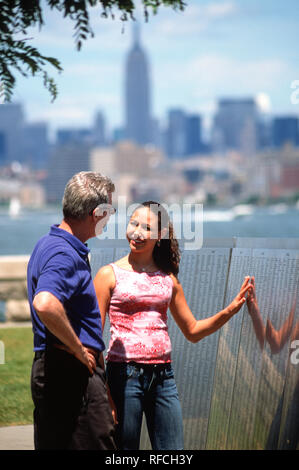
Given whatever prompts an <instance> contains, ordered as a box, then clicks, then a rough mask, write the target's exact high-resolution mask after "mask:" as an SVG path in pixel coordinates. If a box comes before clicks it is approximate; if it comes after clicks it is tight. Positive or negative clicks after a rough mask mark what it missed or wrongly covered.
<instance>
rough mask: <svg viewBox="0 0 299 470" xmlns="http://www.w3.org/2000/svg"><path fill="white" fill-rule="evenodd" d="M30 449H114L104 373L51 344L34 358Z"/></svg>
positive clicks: (111, 420) (100, 369)
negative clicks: (33, 447)
mask: <svg viewBox="0 0 299 470" xmlns="http://www.w3.org/2000/svg"><path fill="white" fill-rule="evenodd" d="M31 392H32V399H33V402H34V406H35V408H34V443H35V449H37V450H41V449H45V450H46V449H52V450H56V449H69V450H114V449H115V444H114V423H113V419H112V414H111V408H110V405H109V402H108V398H107V391H106V386H105V373H104V371H103V369H102V368H101V367H100V365H99V364H97V367H96V370H95V372H94V374H93V375H92V376H90V374H89V371H88V369H87V367H86V366H85V365H84V364H82V363H81V362H80V361H79V360H78V359H76V358H75V357H74V356H73V355H71V354H69V353H67V352H66V351H63V350H60V349H56V348H52V349H50V350H47V351H46V352H45V353H37V354H36V355H35V358H34V360H33V365H32V374H31Z"/></svg>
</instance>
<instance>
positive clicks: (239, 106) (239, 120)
mask: <svg viewBox="0 0 299 470" xmlns="http://www.w3.org/2000/svg"><path fill="white" fill-rule="evenodd" d="M257 119H258V116H257V107H256V103H255V100H254V99H221V100H220V101H219V103H218V112H217V113H216V115H215V120H214V129H213V135H214V136H217V146H218V147H219V145H221V147H222V150H223V151H225V150H237V151H239V152H242V153H243V154H244V155H246V156H250V155H254V154H255V152H256V148H257Z"/></svg>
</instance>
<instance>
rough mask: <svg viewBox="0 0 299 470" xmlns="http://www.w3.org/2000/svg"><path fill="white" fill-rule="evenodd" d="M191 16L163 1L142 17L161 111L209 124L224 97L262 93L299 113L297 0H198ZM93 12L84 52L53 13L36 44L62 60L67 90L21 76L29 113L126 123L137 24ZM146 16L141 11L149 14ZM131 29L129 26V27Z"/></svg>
mask: <svg viewBox="0 0 299 470" xmlns="http://www.w3.org/2000/svg"><path fill="white" fill-rule="evenodd" d="M187 3H188V5H187V7H186V10H185V11H184V12H183V13H178V12H174V11H172V10H171V9H166V8H160V11H159V12H158V15H156V16H152V15H150V18H149V21H148V23H145V22H144V20H143V18H142V17H141V20H139V21H140V23H141V43H142V47H143V48H144V50H145V52H146V54H147V57H148V60H149V64H150V65H149V68H150V75H151V76H150V79H151V82H152V95H153V96H152V115H153V117H154V118H158V119H159V120H160V121H162V122H163V121H164V122H165V120H166V117H167V110H168V109H171V108H182V109H185V110H186V111H188V112H190V113H198V114H201V115H202V117H203V127H204V128H207V127H208V126H209V124H210V122H211V119H212V117H213V116H214V114H215V112H216V110H217V106H216V105H217V102H218V100H219V99H220V98H222V97H229V98H240V97H245V98H246V97H248V98H249V97H257V96H258V97H259V99H258V101H259V104H260V105H261V107H262V109H263V110H264V111H267V112H270V113H271V114H272V115H274V116H275V115H286V114H288V115H296V116H298V115H299V105H298V104H297V105H296V104H292V102H291V94H292V88H291V85H292V83H293V82H294V81H295V80H296V79H299V70H298V64H297V54H296V42H295V41H296V32H297V29H298V22H299V20H298V15H296V12H298V11H299V5H298V2H296V1H294V0H287V1H286V2H283V1H281V0H277V1H276V2H275V4H273V1H269V0H264V1H263V2H262V5H260V4H259V2H258V1H257V0H250V1H249V0H244V1H242V2H240V1H209V2H208V1H201V2H200V4H199V2H196V1H194V0H193V1H189V2H187ZM97 13H98V15H97V17H98V18H97V19H93V21H92V22H91V23H92V26H93V29H94V32H95V38H90V39H88V40H87V41H86V42H85V43H84V44H83V49H82V51H80V52H77V51H76V50H75V46H74V40H73V36H72V34H73V31H72V26H71V25H70V23H68V22H66V20H63V19H62V18H60V16H59V15H58V14H56V13H54V12H49V13H48V14H47V15H46V25H45V26H44V27H43V28H42V30H41V32H38V31H32V34H30V37H34V38H36V39H35V40H34V42H33V44H36V45H38V47H39V48H40V50H41V51H42V52H43V53H45V54H47V55H52V56H55V57H57V58H58V59H59V60H61V63H62V66H63V68H64V71H63V72H62V74H60V75H58V74H55V72H54V73H52V72H53V71H52V70H49V71H50V73H51V74H52V75H53V77H54V78H55V80H56V82H57V85H58V90H59V95H58V98H57V99H56V101H55V102H54V103H51V102H50V97H49V94H48V92H47V91H46V90H45V89H44V88H43V86H42V81H41V80H37V79H33V78H29V79H23V78H20V79H19V78H18V80H17V87H16V90H15V94H14V97H13V102H20V103H22V104H23V105H24V111H25V115H26V119H27V120H28V121H31V122H35V121H46V122H48V123H49V127H50V131H51V132H52V133H53V132H54V131H56V130H57V129H58V128H60V127H82V126H90V125H91V123H92V122H93V120H94V116H95V114H96V112H97V111H98V110H100V111H101V112H103V114H104V115H105V117H106V119H107V125H108V126H109V129H110V130H111V129H112V128H115V127H123V126H124V124H125V103H124V70H125V60H126V57H127V54H128V52H129V49H130V45H131V43H132V22H131V21H129V22H127V23H125V24H122V23H121V21H120V20H119V19H118V17H117V15H116V19H115V20H114V21H113V20H110V19H103V18H100V15H99V13H100V12H99V11H98V12H97ZM141 15H142V13H141ZM123 29H124V32H123Z"/></svg>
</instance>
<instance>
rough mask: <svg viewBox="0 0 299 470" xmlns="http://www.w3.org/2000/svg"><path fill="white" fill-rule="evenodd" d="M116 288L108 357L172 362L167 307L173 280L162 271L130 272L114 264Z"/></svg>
mask: <svg viewBox="0 0 299 470" xmlns="http://www.w3.org/2000/svg"><path fill="white" fill-rule="evenodd" d="M110 266H112V268H113V271H114V275H115V281H116V283H115V288H114V289H113V293H112V296H111V301H110V307H109V320H110V335H111V336H110V342H109V348H108V353H107V360H108V361H112V362H130V361H134V362H141V363H148V364H157V363H165V362H171V342H170V338H169V335H168V327H167V310H168V307H169V304H170V301H171V297H172V289H173V281H172V279H171V277H170V276H169V275H168V274H165V273H163V272H162V271H155V272H152V273H146V272H142V273H139V272H136V271H129V270H126V269H124V268H121V267H119V266H117V265H116V264H115V263H111V264H110Z"/></svg>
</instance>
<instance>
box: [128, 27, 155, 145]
mask: <svg viewBox="0 0 299 470" xmlns="http://www.w3.org/2000/svg"><path fill="white" fill-rule="evenodd" d="M150 108H151V99H150V80H149V67H148V61H147V58H146V54H145V52H144V50H143V49H142V47H141V44H140V29H139V25H138V24H135V25H134V29H133V45H132V48H131V50H130V51H129V54H128V56H127V60H126V76H125V121H126V122H125V127H126V138H127V139H130V140H133V141H135V142H136V143H138V144H140V145H145V144H148V143H150V142H152V119H151V109H150Z"/></svg>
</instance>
